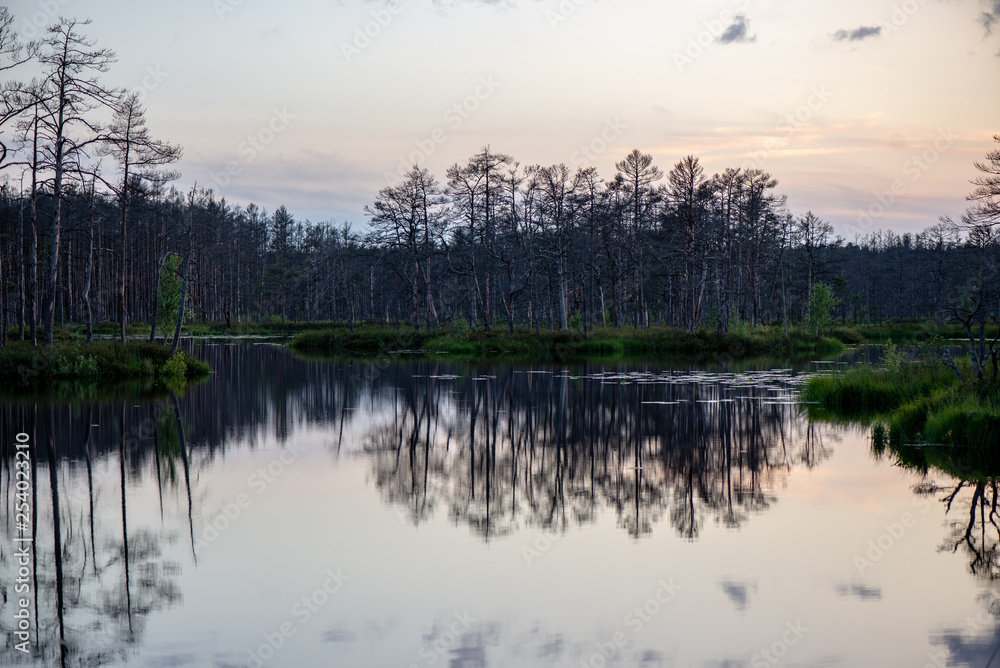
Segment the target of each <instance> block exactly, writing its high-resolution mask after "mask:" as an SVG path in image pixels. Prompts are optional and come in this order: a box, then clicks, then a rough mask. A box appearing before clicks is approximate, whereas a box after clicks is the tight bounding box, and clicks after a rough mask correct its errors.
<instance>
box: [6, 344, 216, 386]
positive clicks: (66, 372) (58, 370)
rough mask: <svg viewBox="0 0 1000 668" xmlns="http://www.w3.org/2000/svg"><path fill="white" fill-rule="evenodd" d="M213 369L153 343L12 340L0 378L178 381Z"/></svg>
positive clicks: (20, 382)
mask: <svg viewBox="0 0 1000 668" xmlns="http://www.w3.org/2000/svg"><path fill="white" fill-rule="evenodd" d="M210 372H211V369H210V368H209V366H208V365H207V364H205V363H204V362H201V361H199V360H196V359H194V358H193V357H191V356H190V355H187V354H186V353H184V352H179V353H177V355H175V356H174V357H173V358H172V357H171V355H170V350H169V349H168V348H166V347H164V346H160V345H156V344H148V343H126V344H124V345H122V344H121V343H119V342H117V341H95V342H91V343H83V342H78V341H63V342H60V343H56V344H55V345H54V346H52V347H51V348H46V347H43V346H38V347H35V346H32V345H31V344H29V343H25V342H12V343H9V344H8V345H7V346H6V347H4V348H0V382H3V383H4V384H5V385H7V386H8V387H25V388H27V387H34V386H39V385H47V384H52V383H55V382H58V381H83V382H96V381H100V382H102V383H104V382H111V383H115V382H122V381H132V380H150V381H162V382H171V383H174V384H178V383H184V382H188V381H194V380H198V379H200V378H203V377H204V376H207V375H208V374H209V373H210Z"/></svg>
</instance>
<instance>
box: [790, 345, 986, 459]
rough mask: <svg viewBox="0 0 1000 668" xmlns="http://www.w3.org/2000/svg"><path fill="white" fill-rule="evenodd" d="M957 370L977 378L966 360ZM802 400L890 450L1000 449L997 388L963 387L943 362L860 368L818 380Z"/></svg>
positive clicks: (969, 384) (982, 384) (976, 384)
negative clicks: (864, 429) (865, 429)
mask: <svg viewBox="0 0 1000 668" xmlns="http://www.w3.org/2000/svg"><path fill="white" fill-rule="evenodd" d="M959 367H960V368H961V369H962V372H963V376H964V377H965V378H971V377H973V374H972V369H971V363H970V362H969V361H968V360H959ZM802 400H803V401H807V402H815V403H817V404H818V406H819V407H820V412H819V413H818V416H819V417H833V418H836V419H842V420H847V421H853V422H858V423H862V424H873V425H874V430H873V435H874V438H873V440H874V442H875V443H876V446H878V445H879V443H880V442H882V441H887V444H888V446H889V447H892V448H898V447H903V446H906V445H909V444H914V443H920V444H927V443H932V444H938V445H941V446H965V447H976V448H991V449H992V448H997V447H998V446H1000V387H998V385H997V382H996V381H995V380H993V381H967V382H962V381H961V380H959V378H958V376H957V375H956V374H955V372H954V371H952V370H951V369H950V368H948V367H946V366H945V365H944V364H942V363H940V362H908V363H905V364H903V365H902V366H901V367H900V368H899V369H898V370H896V371H892V370H889V369H877V368H873V367H868V366H860V367H854V368H852V369H849V370H848V371H846V372H844V373H838V374H835V375H830V376H817V377H815V378H812V379H811V380H810V381H809V383H808V384H807V385H806V387H805V389H804V390H803V392H802ZM877 449H878V447H877Z"/></svg>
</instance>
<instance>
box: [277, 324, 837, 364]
mask: <svg viewBox="0 0 1000 668" xmlns="http://www.w3.org/2000/svg"><path fill="white" fill-rule="evenodd" d="M292 347H293V349H295V350H296V351H298V352H301V353H307V354H313V355H317V354H318V355H332V356H336V355H351V356H357V357H378V356H382V355H392V354H403V353H405V354H412V355H425V356H448V357H461V358H470V359H499V358H504V359H508V358H514V359H535V360H564V359H573V358H617V357H621V358H629V357H654V358H655V357H667V356H675V355H685V356H727V357H732V358H743V357H747V356H754V355H758V356H759V355H778V354H789V353H802V354H813V353H817V352H818V353H836V352H838V351H840V350H842V349H843V347H844V344H843V342H841V341H839V340H837V339H835V338H830V337H816V336H812V335H809V334H806V333H803V332H798V331H796V332H792V333H791V334H790V335H789V337H788V338H785V337H784V336H783V335H782V333H781V331H780V330H771V329H764V328H758V329H754V330H750V331H748V332H745V333H735V332H734V333H730V334H726V335H723V336H722V337H718V336H716V334H715V332H708V331H699V332H697V333H693V334H692V333H690V332H685V331H682V330H677V329H669V328H650V329H643V330H636V329H631V328H623V329H596V330H593V331H592V332H590V334H589V336H587V337H585V336H584V335H583V333H582V332H579V331H570V332H551V331H542V332H537V333H536V332H534V331H532V330H528V329H520V328H519V329H516V330H515V331H514V333H513V334H510V333H509V332H508V331H506V330H503V331H491V332H486V331H482V330H477V331H470V332H458V331H454V330H414V329H412V328H408V327H401V328H399V329H395V328H390V327H373V326H359V327H356V328H355V331H354V333H351V331H350V330H349V329H348V328H347V327H346V326H333V327H328V328H326V329H322V330H317V331H306V332H302V333H300V334H298V335H297V336H295V338H294V339H293V340H292Z"/></svg>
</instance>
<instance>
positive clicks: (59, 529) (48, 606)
mask: <svg viewBox="0 0 1000 668" xmlns="http://www.w3.org/2000/svg"><path fill="white" fill-rule="evenodd" d="M58 413H64V415H63V416H62V417H63V418H64V419H69V420H70V421H71V422H72V423H73V424H74V428H73V429H71V430H69V431H67V432H59V431H58V430H57V428H56V415H57V414H58ZM118 413H119V415H118V417H119V419H118V420H116V421H115V422H114V423H113V424H114V426H115V429H114V431H116V432H117V437H118V441H119V450H118V452H117V453H116V454H117V457H113V456H111V453H106V454H105V456H103V457H101V458H97V457H95V456H94V455H93V453H92V450H91V447H90V446H91V443H90V439H91V436H92V435H93V433H94V428H93V425H94V424H95V423H94V422H93V420H94V419H95V416H94V411H92V410H88V409H86V408H80V409H79V410H76V409H73V408H68V407H65V406H62V407H60V406H52V405H49V406H31V407H24V406H22V407H20V410H17V411H9V412H8V413H7V414H6V415H5V416H4V417H5V418H6V419H5V420H4V422H5V425H4V426H5V427H8V430H7V433H17V432H21V431H23V432H26V433H28V434H29V435H30V436H31V437H32V439H31V444H32V448H31V450H30V453H31V490H32V491H31V507H32V514H33V520H34V521H33V522H32V523H31V544H30V546H31V550H30V556H31V571H32V575H31V590H30V595H31V599H30V603H31V606H30V612H31V622H32V628H31V640H32V652H31V653H32V656H33V657H35V658H38V659H41V660H42V661H44V662H45V663H46V664H47V665H59V666H98V665H104V664H107V663H111V662H114V661H118V660H120V659H121V658H122V657H123V656H124V654H125V652H126V651H127V648H128V647H129V646H131V645H132V644H133V643H134V642H135V641H136V640H137V639H138V637H139V636H140V635H141V633H142V631H143V628H144V624H145V620H146V619H147V618H148V616H149V614H150V613H151V612H153V611H155V610H158V609H161V608H163V607H164V606H167V605H170V604H173V603H175V602H176V601H177V600H179V598H180V590H179V588H178V586H177V583H176V575H177V574H178V572H179V571H178V566H177V565H176V564H175V563H173V562H170V561H169V560H167V559H166V558H165V557H164V550H163V548H162V542H163V540H164V539H165V537H166V534H165V533H164V532H158V531H154V530H151V529H149V528H147V527H132V528H130V527H129V524H128V520H129V494H128V491H129V489H130V485H131V481H130V479H129V472H128V469H127V466H126V464H127V463H128V458H129V455H128V452H127V450H128V447H127V441H128V439H129V438H130V437H129V434H130V431H129V424H128V422H127V419H126V412H125V408H124V406H121V407H119V410H118ZM171 417H173V416H171ZM107 426H110V425H105V427H107ZM157 433H159V432H158V430H157ZM73 438H80V441H79V442H77V443H76V444H75V446H76V447H77V448H79V449H80V450H81V451H82V452H83V457H82V459H77V460H70V461H67V460H65V459H63V458H62V453H61V452H60V449H61V446H62V444H63V443H65V442H67V441H68V440H69V439H73ZM8 440H9V439H8ZM8 447H9V446H7V445H6V444H5V451H4V452H3V457H2V461H3V462H4V467H3V471H2V473H0V475H2V477H3V488H4V504H3V514H2V517H0V524H2V527H3V530H2V532H3V534H4V536H3V538H4V540H5V544H8V545H11V544H13V538H14V537H15V536H17V535H18V528H17V526H16V522H15V521H14V512H13V509H14V507H15V503H14V500H15V499H14V496H13V495H14V492H12V489H11V488H12V486H11V481H12V479H13V471H12V466H11V461H12V457H11V456H10V452H8V451H6V448H8ZM159 457H160V452H159V450H157V458H158V459H157V461H158V462H159ZM114 460H117V461H114ZM133 512H134V511H133ZM17 570H18V564H17V559H16V558H14V557H13V555H12V554H11V553H10V552H9V551H7V550H4V551H3V554H2V556H0V573H2V574H3V576H2V577H0V583H2V585H0V587H2V589H3V609H4V614H3V615H2V618H0V628H3V630H4V631H5V632H7V633H9V632H10V631H12V628H10V627H9V625H10V624H11V623H12V620H13V612H14V608H15V606H16V605H17V603H16V601H17V599H19V598H22V597H23V596H25V594H24V593H19V592H15V590H14V586H15V582H16V577H17Z"/></svg>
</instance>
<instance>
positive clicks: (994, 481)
mask: <svg viewBox="0 0 1000 668" xmlns="http://www.w3.org/2000/svg"><path fill="white" fill-rule="evenodd" d="M873 449H874V451H875V454H876V455H877V456H879V457H885V456H889V457H891V458H892V460H893V461H894V463H895V464H896V465H898V466H900V467H902V468H905V469H908V470H910V471H913V472H914V473H917V474H920V475H921V476H922V480H921V481H920V482H919V483H918V484H916V485H915V486H914V493H915V494H917V495H919V496H922V497H925V498H926V499H928V502H932V501H933V500H936V501H937V502H939V503H940V505H941V506H942V507H943V509H944V516H945V525H946V527H947V533H946V535H945V537H944V539H943V540H942V541H941V543H940V545H939V549H940V551H942V552H948V553H952V554H956V555H962V558H963V559H964V560H965V562H966V563H967V564H968V571H969V573H970V574H971V575H972V576H973V578H975V580H976V581H977V582H978V583H979V584H980V586H981V590H980V595H979V603H980V606H981V609H980V612H979V614H978V615H976V616H971V617H968V618H966V619H965V620H963V622H962V623H961V624H959V625H958V626H957V627H954V628H951V627H949V628H944V629H942V630H939V631H936V632H934V633H932V634H931V643H932V644H933V645H935V646H938V647H942V648H944V649H943V651H944V652H945V658H946V662H947V665H949V666H951V665H959V666H981V665H989V664H990V663H992V661H993V659H994V657H995V655H996V653H997V651H998V637H997V620H998V617H1000V497H998V480H1000V456H998V453H997V452H995V451H993V450H990V449H981V448H959V447H949V446H939V445H928V446H913V445H900V444H889V443H885V442H884V441H881V440H879V439H873ZM941 665H943V664H941Z"/></svg>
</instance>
